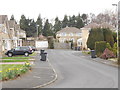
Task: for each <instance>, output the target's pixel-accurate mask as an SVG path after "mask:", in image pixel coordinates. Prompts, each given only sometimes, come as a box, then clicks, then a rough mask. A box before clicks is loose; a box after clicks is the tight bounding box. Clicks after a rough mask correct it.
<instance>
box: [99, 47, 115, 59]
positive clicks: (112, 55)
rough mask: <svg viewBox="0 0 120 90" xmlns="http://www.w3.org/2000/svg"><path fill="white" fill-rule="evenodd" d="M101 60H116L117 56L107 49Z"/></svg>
mask: <svg viewBox="0 0 120 90" xmlns="http://www.w3.org/2000/svg"><path fill="white" fill-rule="evenodd" d="M100 58H103V59H108V58H115V55H114V54H113V52H112V51H110V50H109V49H108V48H106V49H105V50H104V52H103V54H102V55H101V56H100Z"/></svg>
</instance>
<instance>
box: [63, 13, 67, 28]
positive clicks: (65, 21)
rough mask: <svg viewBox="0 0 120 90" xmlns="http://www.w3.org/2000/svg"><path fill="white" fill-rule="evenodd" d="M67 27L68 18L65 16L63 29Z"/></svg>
mask: <svg viewBox="0 0 120 90" xmlns="http://www.w3.org/2000/svg"><path fill="white" fill-rule="evenodd" d="M66 26H68V18H67V15H65V16H64V19H63V21H62V28H65V27H66Z"/></svg>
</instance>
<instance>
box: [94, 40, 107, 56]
mask: <svg viewBox="0 0 120 90" xmlns="http://www.w3.org/2000/svg"><path fill="white" fill-rule="evenodd" d="M105 48H106V42H105V41H99V42H95V51H96V54H97V56H100V55H101V54H102V53H103V51H104V50H105Z"/></svg>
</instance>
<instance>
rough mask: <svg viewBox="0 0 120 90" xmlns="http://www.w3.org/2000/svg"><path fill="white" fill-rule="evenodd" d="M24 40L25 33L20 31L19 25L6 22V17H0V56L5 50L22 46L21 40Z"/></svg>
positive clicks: (10, 21)
mask: <svg viewBox="0 0 120 90" xmlns="http://www.w3.org/2000/svg"><path fill="white" fill-rule="evenodd" d="M25 38H26V33H25V31H23V30H21V29H20V25H19V24H17V23H16V22H15V20H8V17H7V15H0V52H1V53H0V56H2V54H4V52H5V51H6V50H10V49H11V48H14V47H17V46H18V45H20V46H22V39H25Z"/></svg>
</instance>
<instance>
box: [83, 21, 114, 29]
mask: <svg viewBox="0 0 120 90" xmlns="http://www.w3.org/2000/svg"><path fill="white" fill-rule="evenodd" d="M83 28H110V29H114V27H113V26H112V25H110V24H109V23H106V22H103V23H102V24H97V23H90V24H88V25H86V26H85V27H83Z"/></svg>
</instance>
